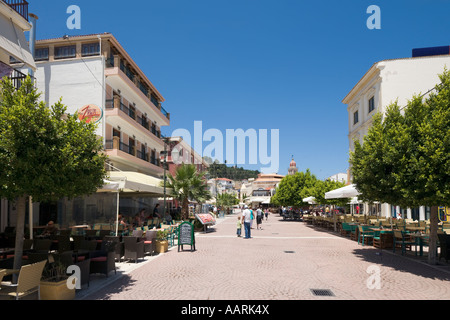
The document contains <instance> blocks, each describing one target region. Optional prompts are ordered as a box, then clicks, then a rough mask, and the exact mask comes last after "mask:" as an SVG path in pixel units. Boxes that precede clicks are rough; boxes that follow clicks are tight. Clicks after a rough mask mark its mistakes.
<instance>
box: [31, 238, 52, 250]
mask: <svg viewBox="0 0 450 320" xmlns="http://www.w3.org/2000/svg"><path fill="white" fill-rule="evenodd" d="M51 247H52V240H50V239H36V240H34V244H33V251H34V252H44V253H45V252H49V251H50V248H51Z"/></svg>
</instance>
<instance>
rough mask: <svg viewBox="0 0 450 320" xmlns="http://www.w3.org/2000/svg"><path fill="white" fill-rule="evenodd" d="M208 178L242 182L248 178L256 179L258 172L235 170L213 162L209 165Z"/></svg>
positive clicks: (242, 169)
mask: <svg viewBox="0 0 450 320" xmlns="http://www.w3.org/2000/svg"><path fill="white" fill-rule="evenodd" d="M208 172H209V178H210V179H214V178H227V179H230V180H244V179H250V178H255V179H256V178H257V177H258V174H260V172H259V171H258V170H247V169H244V168H242V167H241V168H237V167H235V166H233V167H229V166H227V165H226V164H223V163H218V162H213V163H211V164H210V165H209V170H208Z"/></svg>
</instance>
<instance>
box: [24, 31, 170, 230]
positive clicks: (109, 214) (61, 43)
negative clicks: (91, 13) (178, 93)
mask: <svg viewBox="0 0 450 320" xmlns="http://www.w3.org/2000/svg"><path fill="white" fill-rule="evenodd" d="M34 53H35V63H36V72H35V77H36V86H37V89H38V91H39V92H41V93H42V95H41V99H42V100H43V101H44V102H46V103H47V105H53V104H54V103H56V102H58V101H59V100H60V99H62V103H63V104H64V105H66V106H67V112H68V113H69V114H75V113H78V115H79V117H80V119H81V118H83V117H84V118H85V119H86V118H87V119H89V121H95V122H96V123H97V132H96V133H97V135H98V136H99V137H101V139H103V143H104V147H105V153H106V154H107V156H108V165H107V170H109V171H110V172H120V174H119V176H120V177H118V176H117V174H114V175H112V174H109V177H108V179H109V180H111V181H116V180H117V181H119V180H120V181H126V180H127V181H131V182H135V183H139V184H140V185H144V184H146V183H148V182H146V181H149V180H150V179H147V177H151V178H152V181H156V182H155V183H154V184H155V185H154V186H152V187H153V189H155V190H156V189H157V190H158V191H154V192H153V191H152V192H150V191H148V192H139V193H133V192H129V193H126V194H125V193H123V194H121V195H120V213H121V214H123V215H124V216H134V215H135V214H136V213H137V212H139V211H140V210H141V209H146V210H147V214H150V213H151V211H152V209H153V207H154V205H155V204H156V203H157V202H158V198H159V197H161V196H163V191H162V190H163V188H162V187H160V186H159V182H160V181H162V177H163V175H164V169H163V165H162V163H161V160H160V153H161V151H163V150H164V141H163V139H162V136H161V128H162V127H164V126H168V125H169V124H170V114H169V113H168V112H167V111H166V110H165V109H164V108H163V106H162V103H163V102H164V101H165V100H164V97H163V96H162V95H161V93H160V92H159V91H158V90H157V89H156V88H155V86H154V85H153V84H152V82H151V81H150V80H149V79H148V77H147V76H146V75H145V74H144V72H143V71H142V70H141V69H140V68H139V66H138V65H137V64H136V63H135V62H134V61H133V59H132V58H131V57H130V55H129V54H128V53H127V52H126V51H125V49H124V48H123V47H122V46H121V45H120V43H119V42H118V41H117V39H116V38H115V37H114V36H113V35H112V34H110V33H102V34H93V35H83V36H74V37H68V36H65V37H62V38H55V39H45V40H38V41H36V43H35V52H34ZM136 174H140V175H141V176H139V175H136ZM153 189H152V190H153ZM115 199H116V194H115V193H112V192H101V193H100V192H99V193H97V194H95V195H92V196H90V197H83V198H78V199H74V200H67V199H61V200H60V201H58V202H55V203H46V204H43V203H38V204H34V205H33V206H35V208H34V210H33V211H34V212H35V221H34V224H37V225H43V224H46V223H47V222H48V221H49V220H53V221H55V222H56V223H57V224H59V225H60V226H61V227H68V226H70V225H79V224H86V223H87V224H93V223H96V222H108V221H115V217H116V212H117V205H116V203H117V201H116V200H115Z"/></svg>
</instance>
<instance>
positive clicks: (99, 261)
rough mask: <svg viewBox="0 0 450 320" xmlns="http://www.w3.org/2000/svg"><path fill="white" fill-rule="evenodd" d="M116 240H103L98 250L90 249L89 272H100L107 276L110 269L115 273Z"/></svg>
mask: <svg viewBox="0 0 450 320" xmlns="http://www.w3.org/2000/svg"><path fill="white" fill-rule="evenodd" d="M115 250H116V242H114V241H107V240H105V241H103V242H102V246H101V249H100V250H95V251H92V252H91V253H90V255H89V258H90V271H89V273H90V274H94V273H101V274H104V275H106V277H108V275H109V273H110V272H111V271H114V273H116V274H117V271H116V260H115Z"/></svg>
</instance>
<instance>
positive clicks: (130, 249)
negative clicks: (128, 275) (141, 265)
mask: <svg viewBox="0 0 450 320" xmlns="http://www.w3.org/2000/svg"><path fill="white" fill-rule="evenodd" d="M139 239H140V238H138V237H132V236H125V237H123V243H124V249H125V251H124V255H123V258H124V259H125V260H127V259H128V260H134V261H135V262H136V263H137V262H138V259H139V258H144V257H145V252H144V241H139Z"/></svg>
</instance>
